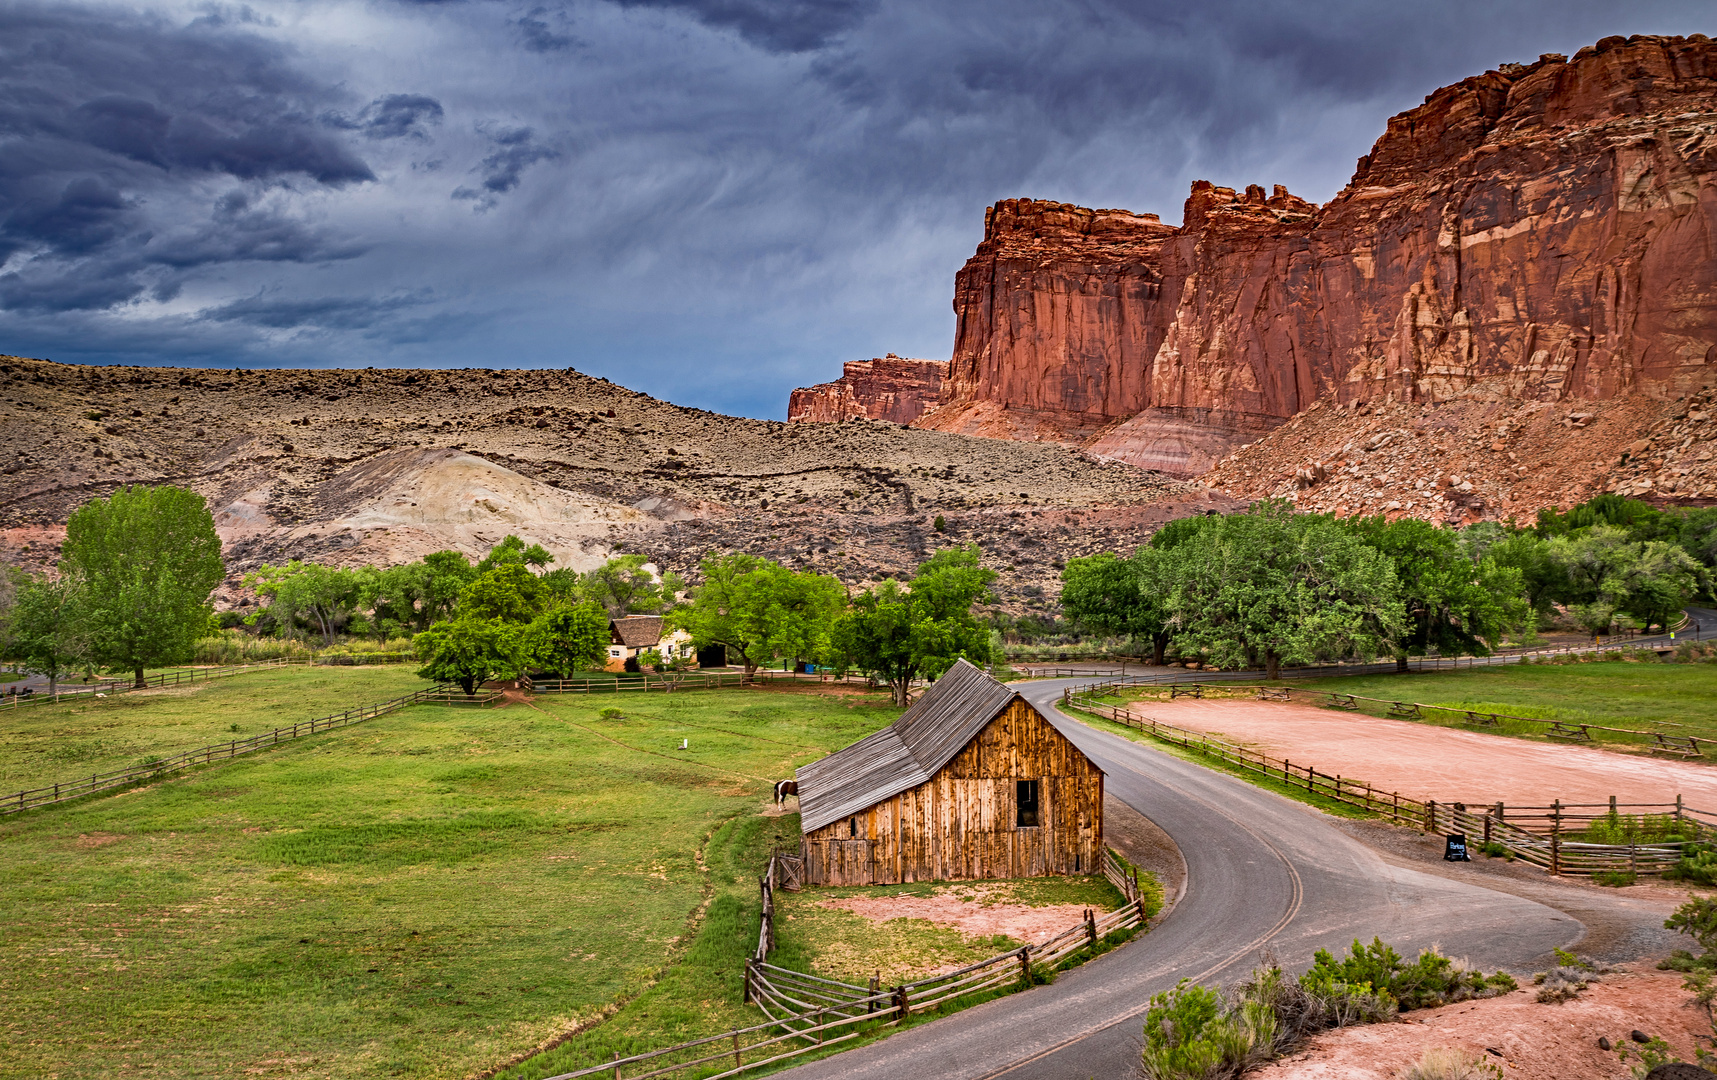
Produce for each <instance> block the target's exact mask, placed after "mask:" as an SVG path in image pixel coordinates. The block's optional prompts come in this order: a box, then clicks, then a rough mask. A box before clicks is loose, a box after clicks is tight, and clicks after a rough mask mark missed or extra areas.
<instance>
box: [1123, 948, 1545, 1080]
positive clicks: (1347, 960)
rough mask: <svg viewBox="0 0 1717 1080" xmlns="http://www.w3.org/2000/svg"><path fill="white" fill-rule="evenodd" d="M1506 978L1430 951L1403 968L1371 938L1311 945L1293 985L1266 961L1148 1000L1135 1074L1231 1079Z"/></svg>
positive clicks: (1177, 1079) (1170, 1079) (1508, 982)
mask: <svg viewBox="0 0 1717 1080" xmlns="http://www.w3.org/2000/svg"><path fill="white" fill-rule="evenodd" d="M1516 985H1517V984H1516V983H1515V981H1514V979H1513V978H1512V977H1511V976H1509V975H1508V974H1507V973H1506V972H1501V971H1499V972H1497V973H1495V974H1494V975H1489V976H1487V975H1484V974H1483V973H1481V972H1478V971H1474V970H1469V969H1468V968H1467V966H1466V964H1465V963H1463V962H1461V961H1456V960H1451V959H1449V958H1448V957H1446V956H1443V955H1442V954H1441V953H1439V952H1437V951H1436V950H1434V949H1427V950H1425V951H1424V952H1422V953H1420V954H1419V957H1418V959H1416V960H1414V961H1413V962H1412V963H1408V962H1406V961H1405V960H1403V959H1402V958H1401V956H1400V955H1399V954H1398V953H1396V951H1395V950H1394V949H1392V948H1390V947H1389V946H1388V945H1385V944H1384V943H1383V942H1382V941H1381V940H1380V939H1376V938H1373V939H1372V943H1371V944H1370V945H1362V944H1361V943H1360V942H1358V941H1357V940H1356V941H1355V942H1354V943H1353V948H1352V949H1351V950H1350V951H1349V953H1348V955H1347V956H1346V957H1344V958H1343V959H1341V960H1339V961H1338V960H1336V959H1335V957H1333V956H1331V955H1330V953H1329V952H1328V951H1327V950H1322V949H1320V950H1319V951H1318V953H1317V956H1316V959H1315V961H1314V962H1313V964H1312V968H1311V970H1310V971H1307V972H1306V973H1305V974H1304V975H1301V976H1300V977H1299V978H1298V979H1291V978H1289V977H1288V976H1286V975H1285V974H1283V972H1282V969H1281V967H1280V966H1279V965H1277V964H1275V963H1266V964H1265V965H1263V966H1261V967H1259V968H1256V969H1254V970H1253V972H1252V974H1251V976H1250V977H1249V978H1248V979H1247V980H1246V981H1245V982H1243V983H1241V984H1239V985H1238V986H1235V987H1233V988H1231V989H1229V990H1228V991H1227V992H1222V991H1219V990H1215V989H1207V988H1205V987H1199V986H1188V985H1187V983H1186V981H1185V980H1182V981H1181V983H1180V985H1178V986H1176V987H1175V988H1174V989H1173V990H1168V991H1165V992H1163V993H1160V994H1157V995H1156V996H1155V997H1153V998H1151V1006H1150V1010H1149V1011H1148V1012H1147V1013H1146V1014H1145V1032H1144V1035H1145V1038H1144V1047H1143V1050H1142V1051H1141V1057H1140V1068H1141V1073H1142V1075H1143V1076H1144V1077H1145V1080H1231V1078H1233V1077H1237V1076H1239V1075H1240V1074H1241V1073H1242V1072H1244V1071H1245V1070H1246V1069H1248V1068H1251V1067H1252V1066H1253V1065H1256V1064H1258V1063H1260V1062H1263V1061H1267V1060H1269V1059H1271V1058H1274V1057H1278V1056H1280V1055H1281V1054H1283V1053H1285V1052H1287V1051H1289V1050H1291V1049H1293V1048H1294V1047H1295V1046H1298V1045H1299V1044H1300V1043H1302V1042H1303V1041H1305V1040H1306V1039H1307V1038H1309V1037H1311V1036H1312V1035H1315V1034H1317V1033H1318V1032H1320V1031H1327V1030H1329V1029H1331V1028H1339V1027H1349V1026H1352V1025H1354V1024H1375V1023H1382V1022H1385V1021H1388V1020H1392V1019H1394V1018H1395V1015H1396V1013H1397V1011H1398V1010H1400V1009H1404V1008H1405V1009H1413V1008H1425V1007H1429V1006H1434V1005H1443V1004H1447V1003H1449V1002H1454V1001H1466V1000H1468V999H1471V998H1479V997H1493V996H1495V995H1497V994H1504V993H1507V992H1508V991H1510V990H1513V989H1515V987H1516Z"/></svg>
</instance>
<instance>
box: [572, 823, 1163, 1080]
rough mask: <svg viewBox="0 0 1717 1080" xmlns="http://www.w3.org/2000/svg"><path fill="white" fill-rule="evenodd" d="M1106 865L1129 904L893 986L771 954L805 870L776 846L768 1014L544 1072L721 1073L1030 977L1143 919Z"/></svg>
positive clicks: (754, 977)
mask: <svg viewBox="0 0 1717 1080" xmlns="http://www.w3.org/2000/svg"><path fill="white" fill-rule="evenodd" d="M1103 873H1104V876H1105V877H1107V878H1108V879H1109V881H1110V882H1111V883H1112V884H1114V886H1115V888H1116V889H1118V890H1119V891H1120V892H1121V894H1122V896H1124V897H1125V898H1126V903H1124V904H1122V905H1121V906H1120V907H1119V908H1116V909H1115V910H1114V911H1109V912H1104V913H1101V914H1099V913H1097V912H1095V911H1093V910H1091V909H1086V912H1085V918H1084V920H1083V921H1081V922H1080V923H1078V924H1077V925H1075V926H1071V927H1069V928H1068V929H1066V930H1064V931H1062V932H1061V933H1059V934H1057V935H1056V936H1054V937H1052V938H1050V939H1049V940H1048V941H1045V942H1042V943H1041V944H1037V945H1022V946H1021V947H1019V948H1018V949H1013V950H1010V951H1008V952H1005V953H1000V954H998V955H996V956H992V957H990V958H989V959H988V960H982V961H979V962H978V963H976V964H969V965H967V966H966V967H963V968H960V969H959V970H957V971H950V972H946V973H944V974H941V975H935V976H932V977H931V978H928V979H920V980H918V981H916V982H909V983H902V984H901V985H899V986H890V987H884V986H882V985H880V984H879V982H878V981H877V980H875V979H873V980H871V982H870V984H869V985H865V986H861V985H859V984H857V983H849V982H842V981H840V980H838V979H825V978H823V977H821V976H818V975H811V974H808V973H806V972H803V971H793V970H791V969H789V968H784V967H779V966H777V965H775V964H771V963H769V961H768V956H769V953H770V952H771V951H772V950H773V949H774V947H775V890H776V889H777V888H784V889H789V890H795V889H796V888H797V887H798V882H799V881H801V880H802V879H803V875H804V863H803V860H802V859H801V858H800V857H799V856H798V855H793V854H788V853H785V852H776V853H775V854H774V855H772V856H771V857H770V859H769V866H768V869H767V870H766V871H765V872H764V874H763V876H762V877H761V878H760V879H759V880H758V888H759V892H760V894H761V897H762V905H763V915H762V919H761V920H760V922H759V926H758V932H757V948H756V949H755V950H754V951H753V953H752V955H751V956H750V957H748V958H747V959H746V961H745V1001H746V1002H747V1003H749V1004H753V1005H756V1006H757V1008H758V1009H759V1010H761V1011H762V1012H763V1014H764V1015H765V1016H767V1017H768V1018H769V1019H768V1021H767V1022H765V1023H761V1024H754V1025H752V1026H750V1027H744V1028H738V1029H735V1030H733V1031H724V1032H722V1033H721V1034H719V1035H710V1036H707V1037H705V1038H702V1039H693V1040H692V1041H690V1042H684V1043H680V1044H679V1045H677V1046H669V1047H665V1048H663V1049H661V1050H651V1051H647V1052H645V1053H642V1054H633V1055H631V1056H630V1057H620V1056H616V1057H615V1059H614V1060H612V1061H608V1062H604V1063H602V1064H600V1065H592V1066H589V1067H587V1068H583V1069H579V1070H576V1071H574V1072H568V1073H561V1074H559V1075H557V1076H553V1077H550V1078H549V1080H576V1078H578V1077H596V1076H602V1077H610V1076H611V1077H614V1078H615V1080H648V1078H651V1077H661V1076H671V1075H675V1074H683V1075H685V1076H697V1077H699V1078H700V1080H717V1078H719V1077H726V1076H737V1075H739V1074H740V1073H744V1072H750V1071H752V1070H754V1069H761V1068H765V1067H767V1066H770V1065H774V1064H776V1063H778V1062H782V1061H786V1060H788V1059H791V1058H795V1057H801V1056H803V1055H805V1054H810V1053H814V1052H816V1051H820V1050H824V1049H827V1048H828V1047H830V1046H835V1045H838V1044H840V1043H845V1042H849V1041H851V1040H853V1039H857V1038H859V1037H860V1036H863V1035H868V1034H871V1033H874V1032H876V1031H880V1030H882V1029H884V1028H889V1027H894V1026H896V1025H898V1024H900V1023H901V1022H902V1021H904V1020H906V1019H908V1018H909V1017H911V1016H912V1015H913V1014H915V1013H926V1012H930V1011H932V1010H934V1009H938V1008H941V1007H942V1006H944V1005H947V1004H949V1003H950V1002H953V1001H954V1000H956V999H958V998H962V997H967V996H969V995H972V994H977V993H982V992H984V991H987V990H998V989H1001V988H1004V987H1008V986H1014V985H1019V986H1030V985H1031V984H1032V983H1033V982H1034V981H1036V979H1037V978H1041V977H1042V976H1043V975H1045V974H1047V973H1049V972H1053V971H1055V970H1056V968H1057V967H1059V966H1060V965H1062V964H1064V963H1066V962H1067V961H1068V960H1070V959H1072V958H1074V956H1075V954H1077V953H1079V952H1080V950H1090V949H1094V948H1095V947H1096V946H1097V945H1098V944H1099V943H1100V942H1101V941H1103V938H1104V935H1106V934H1110V933H1112V932H1114V931H1116V930H1125V929H1130V928H1132V927H1135V926H1139V925H1141V924H1142V923H1143V922H1144V921H1145V901H1144V896H1143V894H1142V892H1141V890H1140V888H1139V884H1138V876H1137V872H1136V871H1133V870H1130V869H1128V868H1127V867H1126V866H1124V865H1123V864H1122V863H1121V862H1120V860H1118V859H1117V858H1116V857H1115V855H1114V853H1113V852H1109V851H1105V852H1104V860H1103ZM1034 973H1035V975H1034Z"/></svg>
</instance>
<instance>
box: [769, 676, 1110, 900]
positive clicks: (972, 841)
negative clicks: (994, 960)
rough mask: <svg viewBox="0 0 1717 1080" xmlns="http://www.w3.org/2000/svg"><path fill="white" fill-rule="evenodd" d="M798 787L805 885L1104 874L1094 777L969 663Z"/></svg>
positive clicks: (813, 767) (1099, 774)
mask: <svg viewBox="0 0 1717 1080" xmlns="http://www.w3.org/2000/svg"><path fill="white" fill-rule="evenodd" d="M795 779H796V780H797V782H798V786H799V813H800V826H801V828H802V830H803V833H804V836H803V838H802V840H801V851H802V854H803V855H804V859H805V880H806V882H807V883H809V884H815V885H892V884H896V883H899V882H906V881H940V880H948V879H952V878H1016V877H1036V876H1039V875H1043V874H1090V873H1096V872H1098V871H1099V870H1100V868H1101V858H1102V852H1103V770H1101V769H1099V768H1098V767H1097V766H1096V765H1094V764H1093V763H1092V762H1091V759H1090V758H1087V757H1086V756H1085V755H1084V754H1083V753H1081V752H1080V750H1079V748H1078V747H1076V746H1074V745H1073V743H1072V742H1070V741H1069V740H1068V739H1067V737H1066V736H1065V735H1062V734H1061V732H1059V731H1057V730H1055V727H1054V725H1052V724H1051V723H1050V722H1049V721H1048V720H1046V719H1045V718H1044V717H1043V714H1041V713H1039V712H1038V711H1037V709H1035V708H1033V707H1032V705H1031V703H1030V702H1028V701H1026V700H1025V699H1024V698H1023V697H1021V696H1020V695H1019V694H1017V693H1015V692H1014V691H1012V690H1010V689H1008V687H1007V686H1006V685H1005V684H1003V683H1001V682H998V681H997V680H995V679H993V678H991V677H990V676H989V675H987V674H985V673H984V672H983V671H982V670H980V669H979V668H977V667H974V666H973V665H971V664H969V663H967V662H966V661H964V660H961V661H959V662H958V663H956V664H955V665H954V666H953V667H952V668H950V669H949V670H948V673H947V674H946V675H944V676H942V678H940V679H938V680H936V682H934V683H932V684H931V685H930V687H929V689H927V690H925V692H924V696H923V697H921V698H919V699H918V701H917V702H916V703H914V704H913V706H912V707H911V708H909V709H907V710H906V712H904V713H902V714H901V716H900V719H898V720H896V721H895V722H894V723H893V724H891V725H889V726H888V727H886V728H884V729H883V730H881V731H879V732H877V733H876V734H874V735H871V736H868V737H867V738H864V739H861V740H859V741H858V742H856V743H854V744H853V745H851V746H849V747H847V748H846V749H845V750H841V751H839V752H837V753H834V754H830V755H829V756H828V757H826V758H823V759H822V760H821V761H816V762H813V763H812V764H810V765H807V766H805V767H804V768H802V769H800V770H798V773H797V775H796V777H795Z"/></svg>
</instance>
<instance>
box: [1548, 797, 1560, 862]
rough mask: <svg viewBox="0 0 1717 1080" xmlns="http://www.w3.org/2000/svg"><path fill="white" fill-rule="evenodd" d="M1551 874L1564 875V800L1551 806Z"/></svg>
mask: <svg viewBox="0 0 1717 1080" xmlns="http://www.w3.org/2000/svg"><path fill="white" fill-rule="evenodd" d="M1550 872H1551V873H1552V874H1560V873H1562V800H1561V799H1556V800H1554V801H1553V802H1551V804H1550Z"/></svg>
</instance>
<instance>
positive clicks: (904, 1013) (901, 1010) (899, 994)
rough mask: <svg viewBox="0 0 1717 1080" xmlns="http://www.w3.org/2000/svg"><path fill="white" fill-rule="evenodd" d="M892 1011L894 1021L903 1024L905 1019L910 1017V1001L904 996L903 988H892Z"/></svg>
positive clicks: (904, 989)
mask: <svg viewBox="0 0 1717 1080" xmlns="http://www.w3.org/2000/svg"><path fill="white" fill-rule="evenodd" d="M894 1009H895V1019H896V1020H899V1021H900V1022H902V1023H905V1021H906V1018H907V1017H908V1016H910V1015H912V1001H911V999H910V998H909V997H908V996H907V994H906V987H905V986H897V987H895V988H894Z"/></svg>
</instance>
